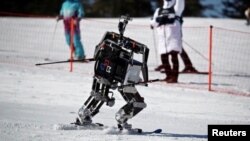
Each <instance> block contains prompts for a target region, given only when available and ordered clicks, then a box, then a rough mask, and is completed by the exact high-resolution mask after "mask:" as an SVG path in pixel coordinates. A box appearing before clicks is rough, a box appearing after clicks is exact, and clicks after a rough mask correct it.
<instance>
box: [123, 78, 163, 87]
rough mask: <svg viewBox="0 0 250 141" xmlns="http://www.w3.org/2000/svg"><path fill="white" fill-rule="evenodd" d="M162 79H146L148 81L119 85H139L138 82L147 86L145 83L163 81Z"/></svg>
mask: <svg viewBox="0 0 250 141" xmlns="http://www.w3.org/2000/svg"><path fill="white" fill-rule="evenodd" d="M163 80H164V79H152V80H148V81H141V82H137V83H131V84H126V85H121V86H119V87H126V86H134V85H140V84H145V86H147V83H154V82H159V81H163Z"/></svg>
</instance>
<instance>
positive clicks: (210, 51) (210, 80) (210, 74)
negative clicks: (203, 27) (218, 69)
mask: <svg viewBox="0 0 250 141" xmlns="http://www.w3.org/2000/svg"><path fill="white" fill-rule="evenodd" d="M212 47H213V26H212V25H211V26H210V27H209V66H208V91H212Z"/></svg>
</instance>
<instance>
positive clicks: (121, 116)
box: [116, 86, 147, 128]
mask: <svg viewBox="0 0 250 141" xmlns="http://www.w3.org/2000/svg"><path fill="white" fill-rule="evenodd" d="M119 92H120V93H121V95H122V97H123V98H124V100H125V101H126V102H127V104H126V105H124V106H123V107H122V108H121V109H120V110H119V111H118V112H117V113H116V120H117V122H118V126H120V127H121V128H127V127H126V126H127V125H128V124H127V120H128V119H131V118H132V117H134V116H135V115H137V114H138V113H139V112H140V111H141V110H142V109H144V108H146V106H147V105H146V103H144V98H143V97H141V96H140V94H139V93H138V92H137V90H136V88H135V87H132V86H128V87H124V88H123V89H122V90H119ZM130 128H131V125H130Z"/></svg>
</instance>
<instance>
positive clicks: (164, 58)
mask: <svg viewBox="0 0 250 141" xmlns="http://www.w3.org/2000/svg"><path fill="white" fill-rule="evenodd" d="M161 61H162V64H163V67H164V69H165V73H166V80H167V79H169V77H170V76H171V66H170V63H169V54H168V53H165V54H162V55H161Z"/></svg>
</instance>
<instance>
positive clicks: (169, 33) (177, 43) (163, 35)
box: [150, 0, 185, 54]
mask: <svg viewBox="0 0 250 141" xmlns="http://www.w3.org/2000/svg"><path fill="white" fill-rule="evenodd" d="M184 5H185V0H170V1H166V0H164V5H163V8H164V9H166V8H170V7H173V6H174V10H175V15H176V16H179V17H181V16H182V12H183V10H184ZM159 10H160V8H157V9H156V10H155V13H154V16H153V19H152V20H151V21H150V24H151V26H153V27H155V28H156V30H157V34H158V53H159V54H164V53H169V52H171V51H177V52H181V51H182V33H181V24H180V21H178V20H175V22H174V23H173V24H165V25H159V23H158V22H157V21H156V18H157V17H158V16H159V15H158V13H159Z"/></svg>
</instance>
